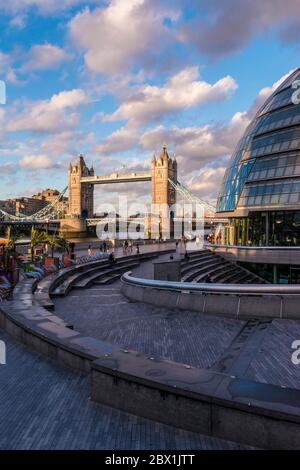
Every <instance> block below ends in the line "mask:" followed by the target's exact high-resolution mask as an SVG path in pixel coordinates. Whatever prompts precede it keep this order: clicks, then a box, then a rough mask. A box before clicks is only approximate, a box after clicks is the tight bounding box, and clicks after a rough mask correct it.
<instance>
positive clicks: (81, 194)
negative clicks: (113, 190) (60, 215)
mask: <svg viewBox="0 0 300 470" xmlns="http://www.w3.org/2000/svg"><path fill="white" fill-rule="evenodd" d="M145 181H151V186H152V191H151V193H152V205H166V206H167V207H170V206H172V205H174V204H175V203H176V191H175V189H174V185H176V184H177V161H176V158H175V157H173V158H171V157H170V156H169V154H168V151H167V148H166V146H165V145H164V146H163V148H162V150H161V153H160V155H159V157H157V158H156V156H153V158H152V161H151V169H150V171H148V172H132V173H128V174H119V173H116V172H115V173H112V174H111V175H109V176H96V175H95V172H94V168H93V167H91V168H89V167H88V166H87V165H86V163H85V160H84V157H83V156H82V155H80V156H79V159H78V160H77V162H76V163H75V165H72V164H70V165H69V170H68V186H69V213H68V215H67V218H66V220H65V221H64V222H63V227H62V229H63V230H64V231H66V232H68V233H69V232H73V233H74V234H75V233H76V234H79V235H80V234H83V233H84V232H85V231H86V228H87V225H88V226H92V225H94V224H93V222H92V221H91V220H92V219H93V218H95V211H94V186H95V185H98V184H101V185H103V184H120V183H137V182H145ZM172 183H173V185H172ZM87 220H88V221H89V222H88V223H87Z"/></svg>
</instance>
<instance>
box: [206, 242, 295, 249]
mask: <svg viewBox="0 0 300 470" xmlns="http://www.w3.org/2000/svg"><path fill="white" fill-rule="evenodd" d="M204 247H205V248H207V249H209V248H223V249H229V250H230V249H231V248H237V249H239V250H270V251H272V250H280V251H291V250H293V251H297V250H298V251H300V246H254V245H253V246H244V245H217V244H212V243H204Z"/></svg>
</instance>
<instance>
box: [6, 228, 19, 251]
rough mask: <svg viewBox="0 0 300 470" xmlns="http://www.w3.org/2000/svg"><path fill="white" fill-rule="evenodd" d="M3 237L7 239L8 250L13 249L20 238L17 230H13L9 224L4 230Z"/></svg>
mask: <svg viewBox="0 0 300 470" xmlns="http://www.w3.org/2000/svg"><path fill="white" fill-rule="evenodd" d="M5 238H6V240H7V245H6V246H7V249H8V250H9V251H15V250H16V243H17V241H18V240H19V239H20V234H19V233H18V232H13V230H12V227H11V225H9V226H8V227H7V229H6V231H5Z"/></svg>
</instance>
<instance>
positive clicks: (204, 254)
mask: <svg viewBox="0 0 300 470" xmlns="http://www.w3.org/2000/svg"><path fill="white" fill-rule="evenodd" d="M181 275H182V277H181V280H182V281H183V282H199V283H201V282H204V281H205V278H206V276H207V275H209V276H210V278H211V281H212V282H218V283H219V282H220V283H230V284H264V283H266V282H267V281H265V280H264V279H262V278H260V277H259V276H256V275H255V274H253V273H251V272H250V271H247V269H245V268H242V267H241V266H238V265H237V264H235V263H232V262H231V261H227V260H225V259H224V258H222V257H221V256H219V255H217V254H215V253H212V252H210V251H208V250H202V251H200V252H194V253H189V259H188V260H186V261H184V262H182V269H181Z"/></svg>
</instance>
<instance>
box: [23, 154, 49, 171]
mask: <svg viewBox="0 0 300 470" xmlns="http://www.w3.org/2000/svg"><path fill="white" fill-rule="evenodd" d="M19 165H20V167H21V168H23V169H25V170H49V169H51V168H56V167H57V166H58V165H57V163H55V162H54V161H53V160H52V159H51V158H49V157H48V156H47V155H26V156H25V157H23V158H22V159H21V160H20V161H19Z"/></svg>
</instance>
